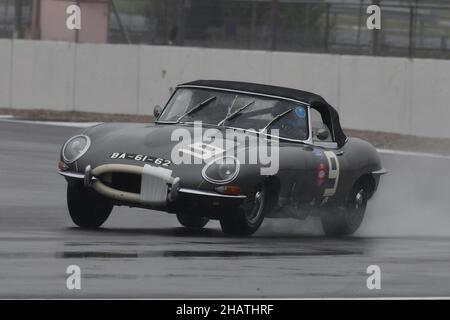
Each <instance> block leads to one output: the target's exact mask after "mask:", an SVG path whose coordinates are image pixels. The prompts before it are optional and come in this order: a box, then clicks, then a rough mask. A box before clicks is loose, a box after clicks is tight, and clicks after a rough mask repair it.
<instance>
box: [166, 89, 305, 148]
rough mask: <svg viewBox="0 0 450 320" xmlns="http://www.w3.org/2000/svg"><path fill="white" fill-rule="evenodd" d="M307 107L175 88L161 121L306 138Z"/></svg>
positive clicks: (232, 94)
mask: <svg viewBox="0 0 450 320" xmlns="http://www.w3.org/2000/svg"><path fill="white" fill-rule="evenodd" d="M307 119H308V117H307V108H306V105H304V104H301V103H299V102H293V101H290V100H284V99H278V98H272V97H266V96H260V95H252V94H247V93H241V92H234V91H222V90H213V89H203V88H178V89H177V90H176V91H175V93H174V94H173V95H172V97H171V99H170V101H169V102H168V104H167V106H166V107H165V108H164V111H163V113H162V114H161V116H160V117H159V119H158V121H160V122H165V121H166V122H183V123H186V122H194V121H202V122H203V123H206V124H213V125H223V126H228V127H235V128H243V129H252V130H256V131H260V130H262V129H266V130H267V133H269V134H270V133H271V130H272V129H277V130H279V136H280V137H284V138H289V139H295V140H307V139H308V135H309V134H308V133H309V130H308V120H307Z"/></svg>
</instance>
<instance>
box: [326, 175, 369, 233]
mask: <svg viewBox="0 0 450 320" xmlns="http://www.w3.org/2000/svg"><path fill="white" fill-rule="evenodd" d="M367 200H368V186H367V184H366V183H364V181H361V182H358V183H356V184H355V186H354V187H353V188H352V191H351V192H350V194H349V196H348V198H347V202H346V206H345V208H337V209H335V210H332V212H330V213H329V214H327V215H325V216H324V217H322V219H321V220H322V228H323V231H324V232H325V234H326V235H327V236H345V235H351V234H353V233H354V232H355V231H356V230H357V229H358V228H359V226H360V225H361V222H362V221H363V218H364V214H365V212H366V207H367Z"/></svg>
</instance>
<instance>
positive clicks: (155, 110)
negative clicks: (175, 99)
mask: <svg viewBox="0 0 450 320" xmlns="http://www.w3.org/2000/svg"><path fill="white" fill-rule="evenodd" d="M161 113H162V108H161V106H159V105H156V106H155V108H153V115H154V116H155V119H158V118H159V116H160V115H161Z"/></svg>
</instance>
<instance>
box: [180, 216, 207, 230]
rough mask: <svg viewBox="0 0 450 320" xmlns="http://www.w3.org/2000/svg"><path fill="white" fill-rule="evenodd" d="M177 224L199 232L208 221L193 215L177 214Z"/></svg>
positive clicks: (205, 218)
mask: <svg viewBox="0 0 450 320" xmlns="http://www.w3.org/2000/svg"><path fill="white" fill-rule="evenodd" d="M177 219H178V222H179V223H180V224H181V225H182V226H184V227H186V228H189V229H194V230H200V229H202V228H203V227H204V226H206V224H207V223H208V221H209V218H207V217H200V216H196V215H193V214H186V213H177Z"/></svg>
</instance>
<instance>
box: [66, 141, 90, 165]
mask: <svg viewBox="0 0 450 320" xmlns="http://www.w3.org/2000/svg"><path fill="white" fill-rule="evenodd" d="M90 145H91V139H90V138H89V137H88V136H85V135H77V136H74V137H72V138H70V139H69V140H67V142H66V143H65V144H64V146H63V149H62V157H63V160H64V162H65V163H72V162H75V161H77V160H78V159H79V158H81V157H82V156H83V155H84V154H85V153H86V151H87V150H88V149H89V146H90Z"/></svg>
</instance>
